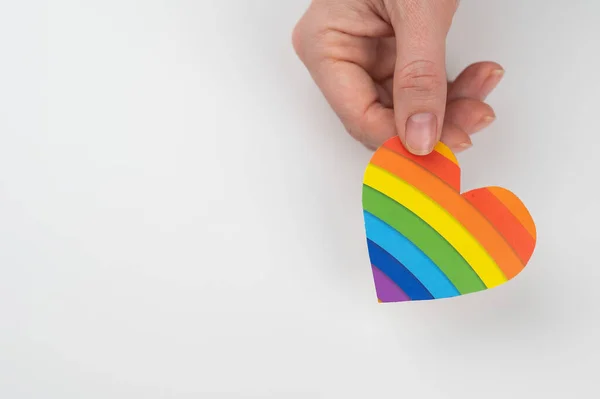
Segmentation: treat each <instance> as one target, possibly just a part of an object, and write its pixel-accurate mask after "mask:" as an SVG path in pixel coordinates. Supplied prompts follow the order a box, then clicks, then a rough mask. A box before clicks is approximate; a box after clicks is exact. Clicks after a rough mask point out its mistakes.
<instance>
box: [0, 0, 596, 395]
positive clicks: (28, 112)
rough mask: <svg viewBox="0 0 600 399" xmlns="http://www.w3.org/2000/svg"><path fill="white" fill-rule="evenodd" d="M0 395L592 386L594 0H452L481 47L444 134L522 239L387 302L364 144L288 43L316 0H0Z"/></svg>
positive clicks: (474, 48) (461, 29) (472, 51)
mask: <svg viewBox="0 0 600 399" xmlns="http://www.w3.org/2000/svg"><path fill="white" fill-rule="evenodd" d="M0 4H1V5H0V397H1V398H6V399H21V398H59V399H70V398H86V399H87V398H127V399H129V398H144V399H152V398H281V399H286V398H307V399H312V398H377V397H398V398H402V397H414V398H451V399H452V398H461V399H469V398H482V397H483V398H489V399H493V398H505V397H507V396H506V395H511V397H518V398H521V397H523V398H538V397H573V398H591V397H596V395H597V394H598V390H599V389H598V385H597V378H598V377H597V370H598V367H597V365H598V360H597V359H598V356H599V355H600V347H599V344H598V336H599V333H600V331H599V330H600V328H599V327H600V311H599V310H598V305H599V299H600V290H599V289H598V278H599V277H600V265H599V255H598V248H599V245H598V239H599V236H600V234H599V233H598V230H597V226H598V223H599V222H600V211H599V208H598V197H597V195H598V193H599V191H598V189H597V184H598V183H597V182H598V166H599V163H600V160H599V158H598V155H597V151H598V145H599V144H600V140H599V138H598V137H600V132H599V129H598V115H599V111H598V109H599V101H598V92H599V89H600V74H599V73H598V71H600V52H599V51H598V50H599V46H598V37H600V24H599V23H598V22H599V15H600V3H598V2H597V1H593V0H571V1H569V2H565V1H555V0H552V1H548V0H537V1H533V0H529V1H522V0H502V1H499V0H497V1H491V0H486V1H483V0H477V1H476V0H471V1H463V2H462V4H461V7H460V10H459V12H458V14H457V16H456V18H455V24H454V27H453V29H452V31H451V34H450V37H449V51H448V64H449V73H450V74H451V75H452V76H455V75H456V73H458V71H459V70H461V69H462V68H463V67H465V66H466V65H468V64H469V63H471V62H474V61H479V60H486V59H490V60H495V61H498V62H500V63H501V64H502V65H503V66H504V67H505V68H506V75H505V78H504V80H503V82H502V83H501V84H500V86H499V87H498V89H497V90H496V92H495V93H494V94H493V95H492V96H491V97H490V98H489V101H490V103H491V104H492V105H493V106H494V107H495V110H496V113H497V116H498V120H497V122H496V123H495V124H494V125H493V126H492V127H491V128H489V129H487V130H486V131H485V132H482V133H480V134H478V135H477V136H476V137H475V139H474V147H473V149H472V150H470V151H469V152H467V153H465V154H464V155H461V156H460V162H461V164H462V167H463V170H464V173H463V188H464V189H465V190H467V189H472V188H475V187H480V186H484V185H502V186H504V187H507V188H509V189H511V190H513V191H514V192H515V193H517V195H519V197H521V198H522V199H523V201H524V202H525V203H526V204H527V205H528V207H529V208H530V210H531V213H532V214H533V216H534V218H535V220H536V222H537V228H538V246H537V248H536V251H535V253H534V255H533V258H532V260H531V262H530V264H529V266H528V268H527V270H526V271H524V272H523V273H522V274H521V275H520V276H519V277H518V278H517V279H516V280H514V281H512V282H510V283H509V284H507V285H505V286H502V287H500V288H497V289H494V290H491V291H488V292H484V293H481V294H477V295H472V296H467V297H464V298H457V299H454V300H448V301H441V302H424V303H405V304H391V305H379V304H378V303H377V301H376V298H375V292H374V288H373V282H372V276H371V269H370V266H369V260H368V255H367V251H366V245H365V238H364V231H363V225H362V223H363V221H362V209H361V183H362V175H363V171H364V168H365V166H366V164H367V162H368V160H369V157H370V153H369V152H368V151H367V150H365V149H363V148H361V146H360V145H358V144H357V143H355V142H354V141H353V140H352V139H350V138H349V136H348V135H347V134H346V133H345V132H344V131H343V129H342V126H341V124H340V123H339V121H338V120H337V118H336V116H335V115H334V114H333V113H332V112H331V110H330V109H329V108H328V106H327V105H326V103H325V101H324V100H323V99H322V97H321V95H320V93H319V92H318V90H317V89H316V88H315V86H314V85H313V83H312V81H311V80H310V77H309V75H308V73H307V72H306V71H305V69H304V67H303V66H302V65H301V63H300V62H299V61H298V60H297V58H296V56H295V54H294V52H293V50H292V47H291V44H290V34H291V30H292V28H293V26H294V24H295V22H296V21H297V19H298V18H299V17H300V16H301V14H302V13H303V11H304V9H305V8H306V7H307V4H308V1H307V0H294V1H292V0H285V1H283V0H227V1H223V0H212V1H209V0H197V1H193V0H187V1H183V0H182V1H167V0H163V1H157V0H144V1H141V0H140V1H133V0H118V1H117V0H114V1H108V0H104V1H75V0H73V1H66V0H53V1H52V2H50V1H48V2H41V1H37V2H36V1H18V2H17V1H8V0H2V1H1V3H0Z"/></svg>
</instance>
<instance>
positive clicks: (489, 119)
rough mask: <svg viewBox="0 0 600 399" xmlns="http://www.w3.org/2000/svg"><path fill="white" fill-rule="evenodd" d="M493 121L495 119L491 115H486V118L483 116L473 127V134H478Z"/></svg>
mask: <svg viewBox="0 0 600 399" xmlns="http://www.w3.org/2000/svg"><path fill="white" fill-rule="evenodd" d="M495 119H496V117H495V116H493V115H486V116H484V117H483V118H481V120H480V121H479V123H477V124H476V125H475V126H474V127H473V133H475V132H478V131H480V130H481V129H483V128H485V127H487V126H489V125H490V123H492V122H493V121H494V120H495Z"/></svg>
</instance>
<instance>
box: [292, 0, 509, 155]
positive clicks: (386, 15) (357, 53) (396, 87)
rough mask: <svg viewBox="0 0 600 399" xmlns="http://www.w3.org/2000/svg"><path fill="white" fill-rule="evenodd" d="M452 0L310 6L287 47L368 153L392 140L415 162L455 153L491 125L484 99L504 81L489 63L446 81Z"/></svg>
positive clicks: (326, 0)
mask: <svg viewBox="0 0 600 399" xmlns="http://www.w3.org/2000/svg"><path fill="white" fill-rule="evenodd" d="M457 5H458V0H313V1H312V3H311V5H310V7H309V8H308V10H307V11H306V13H305V14H304V15H303V17H302V18H301V19H300V21H299V22H298V24H297V25H296V27H295V29H294V33H293V45H294V48H295V50H296V53H297V54H298V56H299V57H300V59H301V60H302V62H303V63H304V64H305V65H306V67H307V68H308V70H309V72H310V74H311V76H312V77H313V79H314V80H315V82H316V84H317V85H318V86H319V88H320V89H321V91H322V92H323V94H324V96H325V98H326V99H327V101H328V103H329V104H330V105H331V107H332V108H333V110H334V111H335V112H336V113H337V115H338V116H339V117H340V119H341V121H342V123H343V124H344V126H345V127H346V129H347V130H348V132H349V133H350V134H351V135H352V136H353V137H354V138H355V139H357V140H359V141H360V142H362V143H363V144H364V145H365V146H367V147H368V148H371V149H375V148H377V147H379V146H380V145H381V144H382V143H383V142H384V141H385V140H387V139H389V138H391V137H393V136H394V135H398V136H399V137H400V139H401V140H402V142H403V143H404V145H405V146H406V148H407V149H408V150H409V151H410V152H412V153H414V154H417V155H425V154H428V153H430V152H431V151H432V150H433V147H434V146H435V145H436V143H437V142H438V141H439V140H441V141H442V142H444V143H445V144H446V145H448V146H449V147H450V148H452V149H453V150H454V151H460V150H463V149H465V148H468V147H470V146H471V139H470V138H469V135H470V134H473V133H475V132H477V131H479V130H481V129H483V128H484V127H486V126H488V125H489V124H490V123H491V122H492V121H493V120H494V118H495V115H494V111H493V109H492V108H491V107H490V106H489V105H487V104H485V103H484V102H483V100H484V99H485V97H486V96H487V95H488V94H489V93H490V92H491V91H492V90H493V89H494V87H496V85H497V84H498V82H499V81H500V79H501V78H502V74H503V72H504V71H503V69H502V67H501V66H500V65H498V64H496V63H493V62H480V63H476V64H473V65H471V66H469V67H467V68H466V69H465V70H464V71H463V72H462V73H461V74H460V75H459V76H458V77H457V78H456V80H455V81H453V82H448V80H447V77H446V65H445V59H446V36H447V34H448V31H449V29H450V25H451V23H452V19H453V16H454V13H455V11H456V8H457Z"/></svg>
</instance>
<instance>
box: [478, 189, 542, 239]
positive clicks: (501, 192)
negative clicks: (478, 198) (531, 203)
mask: <svg viewBox="0 0 600 399" xmlns="http://www.w3.org/2000/svg"><path fill="white" fill-rule="evenodd" d="M487 189H488V190H490V192H491V193H492V194H494V196H495V197H496V198H498V199H499V200H500V201H501V202H502V203H503V204H504V205H505V206H506V207H507V208H508V209H509V210H510V211H511V213H512V214H513V215H515V216H516V218H517V219H519V222H521V224H522V225H523V227H525V230H527V232H528V233H529V235H531V237H532V238H533V240H534V241H535V239H536V231H535V223H534V222H533V218H532V217H531V215H530V214H529V211H528V210H527V208H525V205H523V203H522V202H521V200H520V199H519V198H517V196H516V195H514V194H513V193H511V192H510V191H508V190H506V189H504V188H502V187H488V188H487Z"/></svg>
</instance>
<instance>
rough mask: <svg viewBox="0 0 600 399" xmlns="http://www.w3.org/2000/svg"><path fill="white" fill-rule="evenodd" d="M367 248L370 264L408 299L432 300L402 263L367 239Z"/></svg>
mask: <svg viewBox="0 0 600 399" xmlns="http://www.w3.org/2000/svg"><path fill="white" fill-rule="evenodd" d="M367 246H368V248H369V258H371V264H372V265H373V266H375V267H377V268H378V269H379V270H381V271H382V272H383V273H385V274H386V275H387V276H388V277H389V278H390V279H391V280H392V281H393V282H394V283H396V284H397V285H398V287H400V288H401V289H402V291H404V293H405V294H406V295H408V296H409V298H410V299H412V300H415V301H418V300H424V299H433V296H432V295H431V294H430V293H429V291H427V289H426V288H425V287H423V284H421V282H420V281H419V280H417V279H416V278H415V276H413V275H412V274H411V273H410V272H409V271H408V270H407V269H406V268H405V267H404V265H403V264H402V263H400V262H398V261H397V260H396V259H395V258H394V257H393V256H392V255H390V254H388V253H387V252H385V250H383V249H382V248H381V247H380V246H379V245H377V244H375V243H374V242H373V241H371V240H369V239H367Z"/></svg>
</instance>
